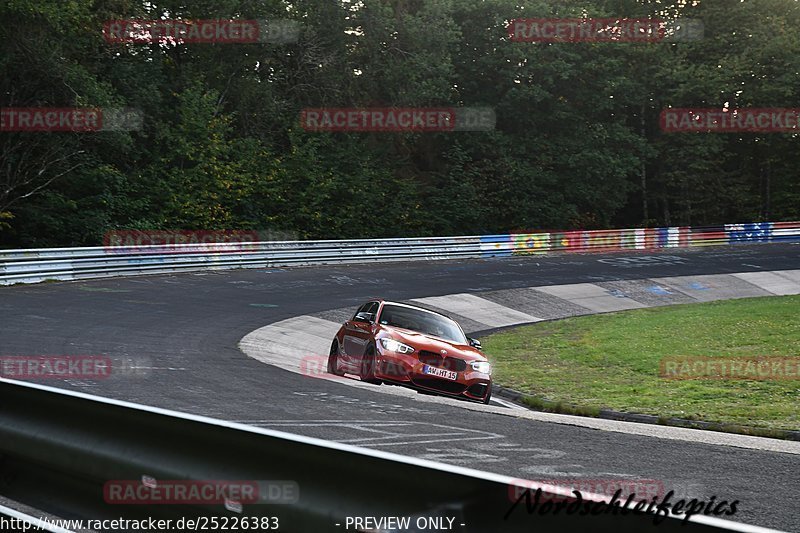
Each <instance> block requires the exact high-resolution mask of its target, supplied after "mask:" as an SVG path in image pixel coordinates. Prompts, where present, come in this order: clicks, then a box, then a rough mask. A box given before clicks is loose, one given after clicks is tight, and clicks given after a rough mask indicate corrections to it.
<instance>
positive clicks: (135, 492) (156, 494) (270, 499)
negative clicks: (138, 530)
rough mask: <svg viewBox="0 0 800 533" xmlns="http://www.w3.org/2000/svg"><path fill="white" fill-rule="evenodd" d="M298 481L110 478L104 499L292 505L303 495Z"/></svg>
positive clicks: (113, 501) (128, 502) (113, 502)
mask: <svg viewBox="0 0 800 533" xmlns="http://www.w3.org/2000/svg"><path fill="white" fill-rule="evenodd" d="M299 492H300V491H299V488H298V485H297V483H296V482H294V481H288V480H280V481H267V480H186V479H180V480H174V479H173V480H157V479H155V478H153V477H150V476H142V478H141V479H138V480H131V479H118V480H111V481H107V482H106V483H105V484H104V486H103V499H104V500H105V502H106V503H108V504H111V505H225V506H226V507H228V508H229V509H231V510H234V509H233V508H239V509H240V508H241V505H243V504H260V503H270V504H290V503H296V502H297V501H298V498H299Z"/></svg>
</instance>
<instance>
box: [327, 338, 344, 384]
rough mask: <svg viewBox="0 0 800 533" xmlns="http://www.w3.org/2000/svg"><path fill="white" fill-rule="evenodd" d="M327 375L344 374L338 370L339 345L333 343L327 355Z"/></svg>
mask: <svg viewBox="0 0 800 533" xmlns="http://www.w3.org/2000/svg"><path fill="white" fill-rule="evenodd" d="M328 374H333V375H335V376H343V375H344V372H342V371H341V370H339V343H338V342H336V341H333V344H331V352H330V354H328Z"/></svg>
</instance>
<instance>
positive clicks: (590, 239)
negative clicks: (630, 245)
mask: <svg viewBox="0 0 800 533" xmlns="http://www.w3.org/2000/svg"><path fill="white" fill-rule="evenodd" d="M584 242H585V246H586V247H587V248H590V249H592V250H595V251H597V250H617V249H619V248H620V243H621V238H620V230H597V231H587V232H586V234H585V241H584Z"/></svg>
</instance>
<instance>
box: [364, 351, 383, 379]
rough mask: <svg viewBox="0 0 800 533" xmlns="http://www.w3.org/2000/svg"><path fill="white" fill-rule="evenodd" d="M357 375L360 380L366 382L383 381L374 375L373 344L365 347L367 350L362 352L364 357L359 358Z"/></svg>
mask: <svg viewBox="0 0 800 533" xmlns="http://www.w3.org/2000/svg"><path fill="white" fill-rule="evenodd" d="M359 377H360V378H361V381H365V382H367V383H374V384H376V385H380V384H381V383H383V382H382V381H381V380H379V379H378V378H376V377H375V347H374V346H370V347H369V348H367V351H366V352H364V358H363V359H362V360H361V375H360V376H359Z"/></svg>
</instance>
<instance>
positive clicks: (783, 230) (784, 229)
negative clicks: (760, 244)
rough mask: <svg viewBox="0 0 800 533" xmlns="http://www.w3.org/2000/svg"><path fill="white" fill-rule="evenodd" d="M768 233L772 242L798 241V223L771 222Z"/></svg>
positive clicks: (799, 223) (799, 234)
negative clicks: (770, 228)
mask: <svg viewBox="0 0 800 533" xmlns="http://www.w3.org/2000/svg"><path fill="white" fill-rule="evenodd" d="M770 233H771V240H772V241H773V242H797V241H800V222H772V230H771V232H770Z"/></svg>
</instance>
